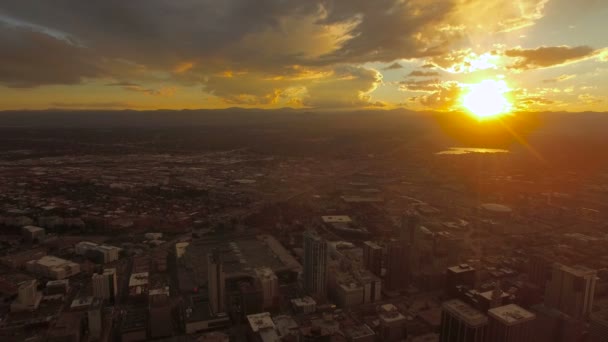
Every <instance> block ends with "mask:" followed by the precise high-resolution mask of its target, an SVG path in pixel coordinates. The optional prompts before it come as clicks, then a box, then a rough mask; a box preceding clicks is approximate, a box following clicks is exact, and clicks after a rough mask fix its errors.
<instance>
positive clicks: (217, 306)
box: [207, 250, 226, 315]
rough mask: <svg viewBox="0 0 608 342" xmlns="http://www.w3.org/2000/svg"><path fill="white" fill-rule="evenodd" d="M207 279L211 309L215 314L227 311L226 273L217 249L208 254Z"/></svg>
mask: <svg viewBox="0 0 608 342" xmlns="http://www.w3.org/2000/svg"><path fill="white" fill-rule="evenodd" d="M207 281H208V282H207V289H208V294H209V305H210V306H211V311H212V312H213V314H214V315H217V314H218V313H222V312H225V310H226V308H225V302H226V298H225V295H226V275H225V274H224V265H223V264H222V259H221V255H220V253H219V251H217V250H215V251H213V252H212V253H209V255H208V256H207Z"/></svg>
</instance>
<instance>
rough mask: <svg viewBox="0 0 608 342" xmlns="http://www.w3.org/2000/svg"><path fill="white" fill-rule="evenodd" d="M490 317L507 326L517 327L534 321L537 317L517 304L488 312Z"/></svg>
mask: <svg viewBox="0 0 608 342" xmlns="http://www.w3.org/2000/svg"><path fill="white" fill-rule="evenodd" d="M488 315H490V316H491V317H493V318H495V319H497V320H498V321H500V322H501V323H502V324H505V325H515V324H519V323H524V322H527V321H531V320H533V319H534V318H535V317H536V315H534V314H533V313H531V312H530V311H528V310H526V309H524V308H522V307H521V306H519V305H516V304H509V305H504V306H499V307H497V308H493V309H490V310H488Z"/></svg>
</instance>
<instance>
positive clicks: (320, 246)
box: [303, 231, 327, 297]
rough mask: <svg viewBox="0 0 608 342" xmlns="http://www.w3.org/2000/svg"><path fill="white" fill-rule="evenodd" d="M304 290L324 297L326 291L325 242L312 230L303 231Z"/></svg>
mask: <svg viewBox="0 0 608 342" xmlns="http://www.w3.org/2000/svg"><path fill="white" fill-rule="evenodd" d="M303 280H304V291H306V292H307V293H308V294H314V295H318V296H320V297H324V296H325V295H326V293H327V243H326V242H325V240H323V239H322V238H321V237H320V236H318V235H317V234H316V233H314V232H312V231H307V232H305V233H304V279H303Z"/></svg>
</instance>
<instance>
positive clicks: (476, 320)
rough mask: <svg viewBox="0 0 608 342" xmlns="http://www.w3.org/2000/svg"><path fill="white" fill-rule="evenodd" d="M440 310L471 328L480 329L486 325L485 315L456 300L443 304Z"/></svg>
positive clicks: (486, 318)
mask: <svg viewBox="0 0 608 342" xmlns="http://www.w3.org/2000/svg"><path fill="white" fill-rule="evenodd" d="M442 308H443V310H445V311H447V312H448V313H450V314H452V315H453V316H456V317H457V318H458V319H460V320H462V321H463V322H464V323H466V324H467V325H469V326H471V327H480V326H482V325H485V324H487V323H488V317H487V316H486V315H484V314H483V313H481V312H480V311H478V310H477V309H475V308H473V307H472V306H470V305H468V304H466V303H465V302H463V301H461V300H458V299H453V300H449V301H447V302H444V303H443V305H442Z"/></svg>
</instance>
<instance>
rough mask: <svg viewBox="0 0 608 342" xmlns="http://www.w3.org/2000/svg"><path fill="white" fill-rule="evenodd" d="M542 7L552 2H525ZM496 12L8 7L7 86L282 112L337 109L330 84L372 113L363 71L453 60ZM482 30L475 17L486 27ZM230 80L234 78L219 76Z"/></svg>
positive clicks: (452, 7) (298, 2)
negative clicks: (185, 93) (193, 99)
mask: <svg viewBox="0 0 608 342" xmlns="http://www.w3.org/2000/svg"><path fill="white" fill-rule="evenodd" d="M538 1H541V2H543V1H544V0H522V3H531V4H536V3H537V2H538ZM490 2H491V3H492V4H493V5H492V6H489V7H488V6H485V7H484V8H489V10H491V11H492V12H493V13H500V15H503V13H506V14H504V15H506V16H507V18H506V19H509V18H510V17H511V16H515V17H519V16H521V15H522V14H521V8H520V7H521V6H516V7H517V11H515V12H512V11H506V10H502V9H504V8H503V7H504V6H506V5H505V4H507V5H508V6H512V4H511V5H509V4H508V2H501V1H490ZM487 3H488V1H487V0H375V1H370V0H309V1H302V0H256V1H252V0H222V1H218V0H179V1H177V0H175V1H174V0H128V1H125V0H100V1H82V0H53V1H48V0H19V1H10V0H0V24H2V23H3V22H4V23H13V25H15V23H22V24H20V25H21V26H20V27H21V28H19V29H16V28H11V29H9V28H6V29H3V31H2V32H1V35H0V44H2V45H1V50H2V51H1V52H0V83H2V84H6V85H10V86H36V85H46V84H77V83H80V82H82V81H83V80H85V79H89V78H104V79H107V81H105V82H114V83H117V82H116V80H124V79H128V80H132V81H133V84H114V86H121V87H123V88H124V89H125V90H129V91H136V92H142V93H146V94H149V95H163V94H170V93H171V91H169V90H168V89H165V91H162V89H155V88H150V87H149V85H148V83H155V84H158V83H165V82H171V83H172V84H183V85H189V86H202V88H203V89H205V91H207V92H209V93H213V94H215V95H216V96H218V97H221V98H222V99H224V100H228V101H232V103H238V102H239V101H243V102H244V103H258V102H259V103H273V102H276V101H278V100H277V99H279V100H280V98H282V97H288V98H291V97H292V96H293V97H294V101H295V97H298V96H300V97H299V99H300V100H302V101H303V103H308V104H310V105H311V106H318V105H321V104H328V105H334V104H335V101H330V100H331V99H329V98H326V97H324V96H323V95H322V92H321V91H319V90H320V89H324V90H327V89H326V88H327V87H326V86H327V85H328V84H332V85H333V86H339V87H342V89H341V92H340V95H343V96H345V98H346V100H345V101H343V102H344V103H343V104H345V105H348V104H362V103H367V104H369V103H370V101H371V99H370V98H369V96H368V95H367V94H368V93H369V90H370V89H375V88H374V87H375V86H376V85H377V84H378V80H377V79H378V74H377V72H376V71H375V70H370V69H359V68H358V67H355V65H357V64H362V63H367V62H393V61H396V60H400V59H414V58H422V57H424V58H427V57H428V58H432V57H436V56H441V55H445V54H446V53H448V52H449V51H450V50H451V47H452V44H453V43H455V42H458V41H459V40H460V39H461V38H463V37H465V36H466V32H464V31H463V30H464V28H461V25H459V24H460V23H461V22H462V20H463V18H465V19H466V18H469V17H470V15H469V13H470V12H471V11H470V10H469V9H470V8H478V7H479V6H477V5H478V4H484V5H485V4H487ZM497 4H498V5H497ZM520 5H521V3H520ZM496 6H498V7H496ZM526 8H527V7H526ZM531 8H536V7H534V6H532V7H531ZM498 9H501V10H498ZM463 10H464V13H465V14H466V15H463ZM533 17H534V18H536V16H533ZM3 18H4V21H3ZM6 18H9V19H8V20H7V19H6ZM494 19H497V18H492V21H494ZM502 19H504V18H502ZM526 20H528V21H529V20H533V19H530V18H528V17H526ZM478 21H479V20H478V18H475V24H476V25H477V24H478ZM24 27H25V28H28V29H24ZM463 27H464V26H463ZM53 32H55V33H60V36H56V35H54V34H53ZM43 57H44V58H43ZM522 58H523V56H522ZM524 65H526V63H524ZM296 67H297V68H296ZM350 67H353V68H355V69H348V68H350ZM391 67H394V68H397V67H398V63H394V64H393V65H392V66H391ZM290 70H297V73H298V74H306V73H309V74H322V75H323V76H322V77H321V78H319V79H316V80H315V81H314V82H313V81H310V80H303V79H304V77H300V76H297V77H296V76H292V75H290ZM345 70H346V71H345ZM225 72H230V73H233V74H234V75H235V77H234V78H233V79H227V78H220V77H218V75H220V74H222V73H225ZM245 74H247V75H249V76H242V75H245ZM343 74H349V75H350V76H349V77H343ZM157 75H161V76H157ZM239 75H240V76H239ZM237 76H238V77H237ZM429 76H430V75H429ZM155 77H157V78H156V79H153V78H155ZM247 77H249V81H250V85H251V86H247V87H248V88H253V89H243V87H245V86H241V83H239V82H242V81H243V78H247ZM254 77H255V79H254ZM340 77H342V78H340ZM163 78H164V79H163ZM279 79H280V80H279ZM105 82H104V83H105ZM144 85H145V86H144ZM254 86H255V87H254ZM258 87H259V88H258ZM347 90H348V91H349V93H348V94H345V91H347ZM293 94H299V95H297V96H295V95H293ZM301 94H309V96H310V97H309V98H305V96H304V95H301ZM334 95H337V94H334ZM313 97H319V99H317V100H315V99H313ZM429 101H430V100H429Z"/></svg>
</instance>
